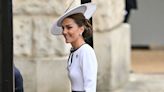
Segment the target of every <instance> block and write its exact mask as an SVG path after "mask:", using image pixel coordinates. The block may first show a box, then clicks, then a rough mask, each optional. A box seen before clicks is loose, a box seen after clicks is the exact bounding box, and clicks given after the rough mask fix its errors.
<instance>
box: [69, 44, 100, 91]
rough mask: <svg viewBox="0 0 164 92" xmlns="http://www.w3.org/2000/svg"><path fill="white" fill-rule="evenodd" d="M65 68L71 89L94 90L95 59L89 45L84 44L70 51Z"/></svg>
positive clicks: (95, 80) (95, 79)
mask: <svg viewBox="0 0 164 92" xmlns="http://www.w3.org/2000/svg"><path fill="white" fill-rule="evenodd" d="M67 69H68V77H69V79H70V81H71V88H72V90H73V91H85V92H96V83H97V59H96V55H95V52H94V50H93V48H92V47H91V46H89V45H88V44H84V45H82V46H81V47H80V48H78V49H77V50H75V51H74V52H71V53H70V56H69V59H68V65H67Z"/></svg>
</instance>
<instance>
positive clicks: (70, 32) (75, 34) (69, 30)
mask: <svg viewBox="0 0 164 92" xmlns="http://www.w3.org/2000/svg"><path fill="white" fill-rule="evenodd" d="M62 28H63V36H64V37H65V41H66V43H75V42H76V41H77V40H78V39H79V38H80V37H82V36H81V35H80V33H82V32H83V30H82V27H79V26H78V25H77V24H76V23H75V21H74V20H73V19H71V18H65V19H64V20H63V22H62Z"/></svg>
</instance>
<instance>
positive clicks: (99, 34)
mask: <svg viewBox="0 0 164 92" xmlns="http://www.w3.org/2000/svg"><path fill="white" fill-rule="evenodd" d="M94 2H95V3H97V6H98V8H97V12H96V14H95V16H94V19H93V26H94V28H95V32H94V35H93V36H94V39H93V41H94V48H95V51H96V55H97V58H98V64H99V69H98V86H97V92H114V91H115V90H117V89H121V88H123V86H124V85H125V84H126V83H127V82H128V78H129V71H130V27H129V25H128V24H123V23H122V21H123V18H124V0H119V1H117V0H109V1H108V2H106V0H94Z"/></svg>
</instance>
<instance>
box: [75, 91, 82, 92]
mask: <svg viewBox="0 0 164 92" xmlns="http://www.w3.org/2000/svg"><path fill="white" fill-rule="evenodd" d="M72 92H85V91H72Z"/></svg>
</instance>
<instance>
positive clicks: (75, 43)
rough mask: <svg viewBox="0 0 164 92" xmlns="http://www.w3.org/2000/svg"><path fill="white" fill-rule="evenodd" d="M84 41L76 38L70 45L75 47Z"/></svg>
mask: <svg viewBox="0 0 164 92" xmlns="http://www.w3.org/2000/svg"><path fill="white" fill-rule="evenodd" d="M84 43H85V41H84V39H78V40H76V41H74V42H72V43H71V45H72V47H73V49H77V48H79V47H80V46H81V45H83V44H84Z"/></svg>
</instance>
